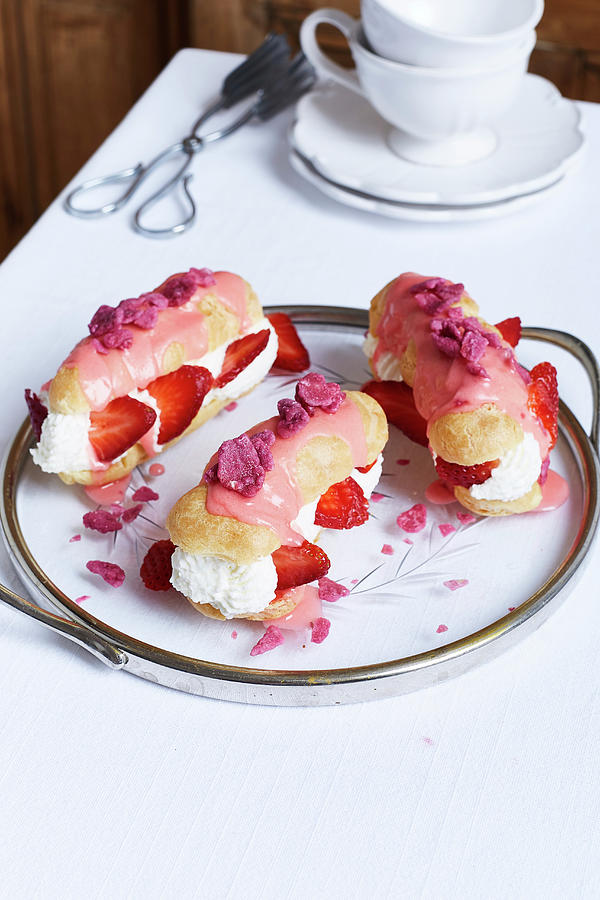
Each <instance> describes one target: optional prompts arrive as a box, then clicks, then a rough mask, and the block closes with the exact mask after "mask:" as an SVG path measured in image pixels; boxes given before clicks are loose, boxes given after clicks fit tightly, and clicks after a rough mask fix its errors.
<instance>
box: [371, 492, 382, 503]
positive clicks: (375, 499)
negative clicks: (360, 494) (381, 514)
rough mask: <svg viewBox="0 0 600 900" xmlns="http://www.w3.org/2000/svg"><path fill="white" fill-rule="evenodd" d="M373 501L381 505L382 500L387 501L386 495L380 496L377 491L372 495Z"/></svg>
mask: <svg viewBox="0 0 600 900" xmlns="http://www.w3.org/2000/svg"><path fill="white" fill-rule="evenodd" d="M371 500H372V501H373V503H379V501H380V500H385V496H384V494H378V493H377V491H373V493H372V494H371Z"/></svg>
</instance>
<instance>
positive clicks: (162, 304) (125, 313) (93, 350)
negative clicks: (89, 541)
mask: <svg viewBox="0 0 600 900" xmlns="http://www.w3.org/2000/svg"><path fill="white" fill-rule="evenodd" d="M88 328H89V332H90V333H89V335H88V337H86V338H84V339H83V340H82V341H80V342H79V343H78V344H77V346H76V347H75V348H74V349H73V351H72V352H71V353H70V354H69V356H68V357H67V359H66V360H65V361H64V362H63V364H62V365H61V366H60V368H59V370H58V372H57V373H56V375H55V376H54V378H53V379H52V380H51V381H50V382H48V383H47V384H45V385H44V386H43V388H42V389H41V391H40V392H39V395H38V394H34V393H32V392H31V391H29V390H27V391H26V392H25V396H26V400H27V404H28V407H29V412H30V418H31V423H32V428H33V432H34V435H35V437H36V440H37V443H36V446H35V447H34V448H33V450H32V451H31V452H32V456H33V459H34V461H35V462H36V463H37V464H38V465H39V466H40V467H41V468H42V469H43V471H45V472H52V473H56V474H58V475H59V476H60V478H62V480H63V481H65V482H67V483H69V484H70V483H73V482H77V483H80V484H85V485H90V484H97V485H101V484H108V483H110V482H112V481H116V480H118V479H120V478H123V477H124V476H126V475H127V474H128V473H129V472H131V470H132V469H133V468H135V466H137V465H138V464H139V463H141V462H143V461H144V460H146V459H149V458H151V457H153V456H155V455H156V454H158V453H160V452H161V451H162V450H164V449H166V448H167V447H169V446H170V445H171V444H172V443H174V442H175V441H178V440H179V439H180V438H182V437H183V436H184V435H186V434H188V433H189V432H190V431H193V430H194V429H195V428H197V427H198V426H199V425H202V424H203V423H204V422H206V421H207V419H210V418H211V417H212V416H214V415H215V414H216V413H217V412H219V410H221V409H222V408H223V407H224V406H226V405H227V404H228V403H230V402H232V401H233V400H235V399H237V398H238V397H240V396H242V395H243V394H246V393H248V392H249V391H250V390H252V388H254V387H255V386H256V385H257V384H258V383H259V382H260V381H261V380H262V379H263V378H264V376H265V375H266V374H267V372H268V371H269V369H270V368H271V366H272V364H273V362H274V360H275V357H276V354H277V336H276V334H275V332H274V330H273V328H272V327H271V325H270V323H269V321H268V320H267V319H266V318H265V316H264V315H263V311H262V308H261V305H260V302H259V300H258V298H257V296H256V294H255V293H254V291H253V290H252V288H251V287H250V285H249V284H248V283H247V282H246V281H245V280H244V279H243V278H240V277H239V276H238V275H233V274H231V273H230V272H212V271H210V270H209V269H190V270H189V272H186V273H180V274H177V275H173V276H171V277H170V278H168V279H167V280H166V281H165V282H163V284H161V285H160V287H158V288H156V289H155V290H154V291H152V292H150V293H145V294H142V295H141V296H139V297H135V298H130V299H127V300H123V301H122V302H121V303H119V304H118V306H116V307H111V306H101V307H100V308H99V309H98V310H97V311H96V313H95V314H94V316H93V318H92V320H91V322H90V323H89V326H88Z"/></svg>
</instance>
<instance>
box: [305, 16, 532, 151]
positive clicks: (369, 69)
mask: <svg viewBox="0 0 600 900" xmlns="http://www.w3.org/2000/svg"><path fill="white" fill-rule="evenodd" d="M542 12H543V0H362V3H361V15H362V18H361V20H357V19H353V18H351V16H349V15H347V14H346V13H344V12H342V11H340V10H336V9H319V10H317V11H316V12H314V13H312V14H311V15H309V16H308V18H307V19H305V21H304V22H303V24H302V28H301V31H300V42H301V44H302V49H303V50H304V52H305V54H306V56H307V57H308V59H309V60H310V61H311V62H312V64H313V65H314V66H315V68H316V69H317V71H318V72H319V73H320V74H321V75H322V76H324V77H329V78H332V79H334V80H335V81H337V82H339V83H340V84H342V85H345V86H346V87H348V88H350V89H351V90H353V91H356V92H357V93H359V94H362V95H363V96H365V97H366V98H367V100H368V101H369V102H370V103H371V105H372V106H373V107H374V108H375V109H376V110H377V111H378V113H379V114H380V115H381V116H382V117H383V118H384V119H385V120H386V121H387V122H389V124H390V125H391V126H392V128H391V130H390V134H389V139H388V140H389V144H390V146H391V148H392V149H393V150H394V151H395V152H396V153H397V154H398V155H399V156H402V157H403V158H404V159H408V160H410V161H411V162H416V163H419V164H422V165H437V166H448V165H463V164H466V163H470V162H473V161H474V160H477V159H482V158H483V157H485V156H488V155H489V154H490V153H491V152H492V151H493V150H494V147H495V146H496V137H495V134H494V128H493V124H494V122H495V121H496V120H497V119H498V118H499V117H500V116H501V115H502V114H503V113H504V112H505V111H506V110H507V109H508V108H509V107H510V105H511V104H512V103H513V101H514V100H515V97H516V95H517V93H518V91H519V88H520V86H521V82H522V79H523V75H524V73H525V71H526V69H527V64H528V61H529V56H530V54H531V51H532V50H533V47H534V44H535V31H534V29H535V26H536V25H537V23H538V22H539V20H540V18H541V16H542ZM323 23H327V24H329V25H333V26H334V27H336V28H338V29H339V30H340V31H341V32H342V34H343V35H344V36H345V38H346V39H347V41H348V43H349V45H350V50H351V52H352V56H353V58H354V62H355V65H356V68H355V69H354V70H348V69H344V68H342V67H341V66H338V65H337V64H336V63H334V62H332V60H330V59H329V58H328V57H327V56H325V54H324V53H323V52H322V51H321V49H320V48H319V45H318V43H317V39H316V30H317V27H318V26H319V25H321V24H323Z"/></svg>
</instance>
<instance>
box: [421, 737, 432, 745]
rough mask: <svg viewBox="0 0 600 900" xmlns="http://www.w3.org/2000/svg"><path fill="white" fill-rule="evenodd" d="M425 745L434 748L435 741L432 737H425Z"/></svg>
mask: <svg viewBox="0 0 600 900" xmlns="http://www.w3.org/2000/svg"><path fill="white" fill-rule="evenodd" d="M423 743H424V744H427V746H428V747H433V741H432V740H431V738H430V737H424V738H423Z"/></svg>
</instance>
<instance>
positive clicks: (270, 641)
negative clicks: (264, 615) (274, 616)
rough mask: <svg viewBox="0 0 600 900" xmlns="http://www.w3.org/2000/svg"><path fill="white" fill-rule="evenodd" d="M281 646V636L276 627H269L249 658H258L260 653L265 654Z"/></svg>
mask: <svg viewBox="0 0 600 900" xmlns="http://www.w3.org/2000/svg"><path fill="white" fill-rule="evenodd" d="M280 644H283V635H282V633H281V631H280V630H279V628H278V627H277V625H269V627H268V628H267V630H266V631H265V633H264V634H263V636H262V637H261V639H260V640H259V641H257V642H256V644H255V645H254V647H253V648H252V650H251V651H250V656H260V654H261V653H267V652H268V651H269V650H274V649H275V647H279V645H280Z"/></svg>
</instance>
